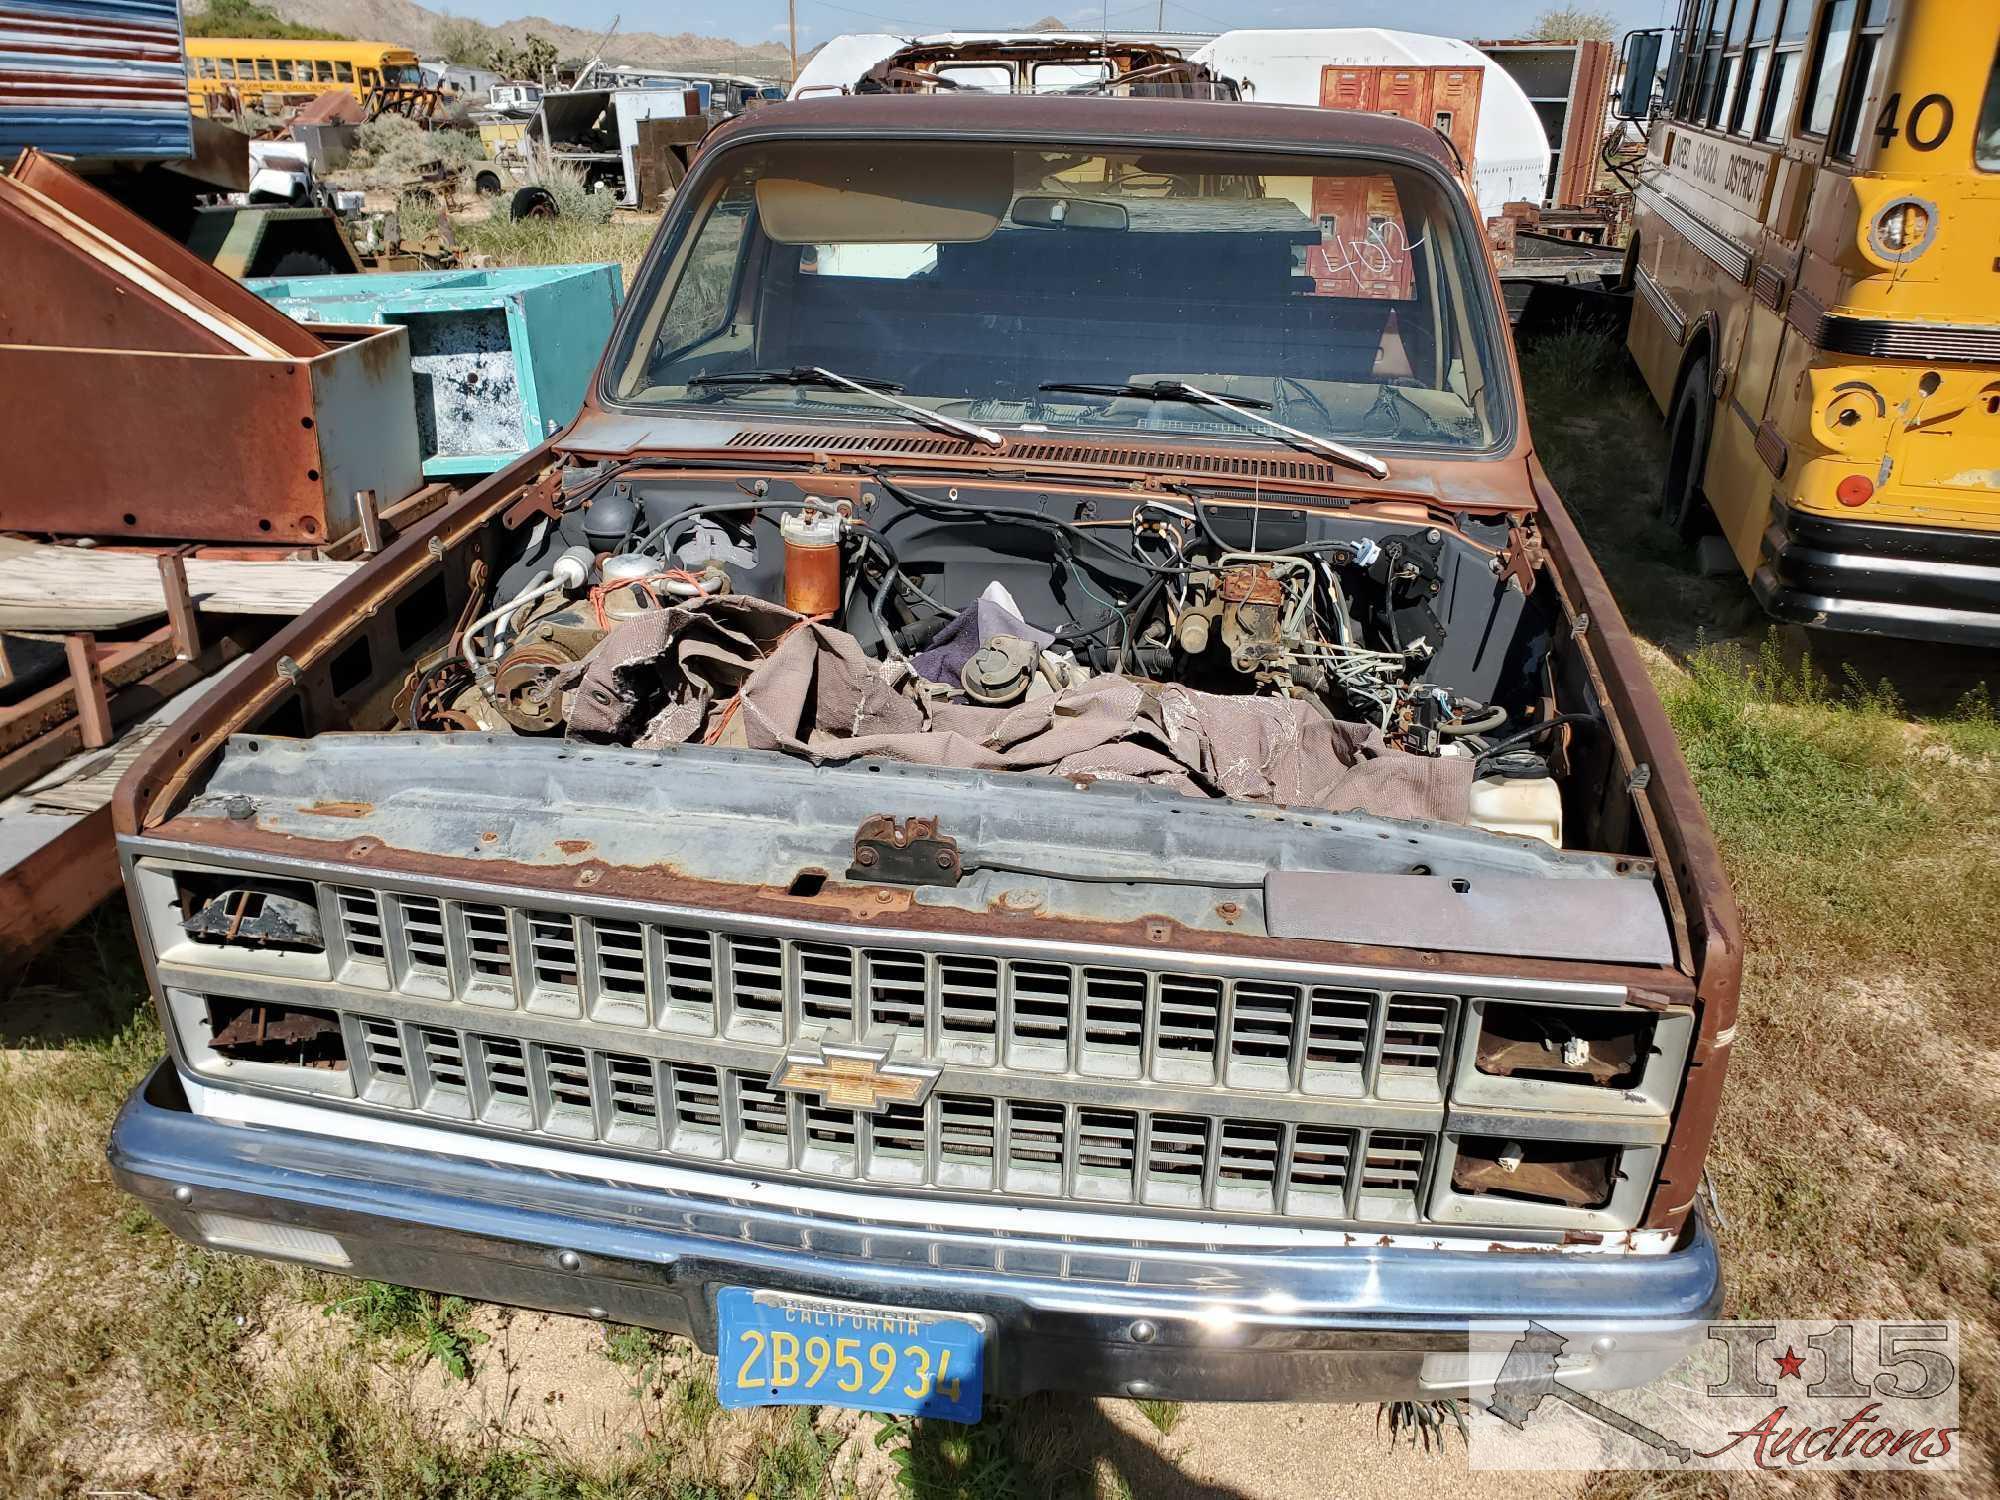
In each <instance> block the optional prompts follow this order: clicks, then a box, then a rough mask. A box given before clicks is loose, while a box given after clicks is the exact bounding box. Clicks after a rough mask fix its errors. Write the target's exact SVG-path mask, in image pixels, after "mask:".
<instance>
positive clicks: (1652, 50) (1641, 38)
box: [1612, 27, 1667, 120]
mask: <svg viewBox="0 0 2000 1500" xmlns="http://www.w3.org/2000/svg"><path fill="white" fill-rule="evenodd" d="M1666 42H1667V34H1666V32H1665V30H1663V29H1662V28H1660V27H1654V28H1652V29H1651V30H1649V31H1628V32H1626V33H1625V58H1624V62H1625V81H1624V83H1622V84H1621V85H1619V89H1618V102H1617V108H1616V109H1614V110H1613V111H1612V113H1614V114H1616V115H1617V116H1618V118H1619V119H1621V120H1646V119H1650V118H1652V114H1653V83H1654V80H1655V79H1656V78H1657V77H1658V76H1659V71H1660V50H1661V49H1662V48H1663V47H1665V46H1666Z"/></svg>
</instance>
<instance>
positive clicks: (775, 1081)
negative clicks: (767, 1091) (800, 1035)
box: [771, 1042, 938, 1115]
mask: <svg viewBox="0 0 2000 1500" xmlns="http://www.w3.org/2000/svg"><path fill="white" fill-rule="evenodd" d="M937 1081H938V1069H936V1068H932V1067H927V1066H925V1065H924V1064H923V1063H905V1062H891V1061H889V1053H888V1050H887V1049H886V1048H875V1047H859V1046H854V1045H852V1044H841V1043H837V1042H823V1043H822V1042H808V1043H806V1044H805V1045H803V1046H800V1047H795V1048H793V1049H792V1050H791V1051H790V1052H787V1053H786V1054H785V1060H784V1061H783V1062H781V1063H779V1064H778V1069H777V1071H776V1072H775V1073H773V1074H772V1075H771V1087H772V1088H774V1089H786V1090H788V1091H790V1092H792V1093H795V1094H817V1095H819V1101H820V1103H822V1104H825V1105H828V1106H830V1107H832V1108H834V1109H858V1110H860V1111H861V1112H862V1113H863V1114H868V1115H875V1114H880V1113H881V1112H882V1111H883V1110H885V1109H887V1108H888V1107H889V1106H890V1105H892V1104H908V1105H911V1106H913V1107H914V1106H921V1105H922V1104H923V1102H924V1100H926V1099H928V1098H929V1097H930V1094H931V1089H932V1087H933V1086H934V1085H935V1084H936V1083H937Z"/></svg>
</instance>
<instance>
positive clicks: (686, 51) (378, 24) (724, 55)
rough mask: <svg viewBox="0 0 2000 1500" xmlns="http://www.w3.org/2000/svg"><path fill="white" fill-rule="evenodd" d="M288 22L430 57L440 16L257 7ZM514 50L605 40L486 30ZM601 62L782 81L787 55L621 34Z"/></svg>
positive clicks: (707, 41)
mask: <svg viewBox="0 0 2000 1500" xmlns="http://www.w3.org/2000/svg"><path fill="white" fill-rule="evenodd" d="M262 3H264V4H265V5H267V6H268V7H269V8H270V9H272V10H274V11H276V12H277V13H278V14H279V15H281V16H283V17H284V18H285V19H286V20H287V21H293V22H296V23H298V24H300V25H303V26H321V27H324V28H326V29H327V30H329V31H338V32H340V33H341V34H342V35H344V36H351V37H357V38H360V39H363V40H366V41H371V42H401V43H403V44H404V45H406V46H409V47H413V48H415V49H416V50H417V51H418V52H420V53H423V54H424V55H426V56H428V55H429V54H430V50H431V37H432V33H433V31H434V29H435V28H436V26H437V23H438V22H439V21H441V20H443V19H444V12H443V11H441V10H431V9H429V8H428V7H426V6H422V5H417V4H415V3H413V0H262ZM187 8H188V9H189V10H191V11H198V10H200V9H201V8H202V6H201V4H200V0H189V3H188V7H187ZM491 29H492V30H493V31H496V32H498V33H499V34H500V35H502V36H504V37H506V38H508V39H509V40H511V41H516V42H518V41H519V40H520V39H521V38H522V37H524V36H526V35H527V34H528V33H529V32H533V33H534V34H535V35H537V36H540V37H545V38H547V40H548V41H549V42H550V43H551V44H552V45H553V46H554V47H555V49H556V51H557V52H558V53H559V54H560V55H561V56H563V57H573V58H584V57H588V56H589V55H590V54H591V53H592V52H593V51H594V50H595V49H596V46H597V42H598V39H599V38H600V37H601V36H602V35H603V32H602V31H601V30H593V29H591V28H589V27H582V26H568V25H565V24H564V23H562V22H560V21H551V20H549V19H548V18H547V17H544V16H523V17H522V18H521V19H519V20H516V21H503V22H501V23H500V24H499V25H497V26H494V27H492V28H491ZM604 51H605V55H606V56H607V57H608V58H610V59H611V60H612V61H614V62H622V63H634V64H637V65H639V66H642V67H656V66H667V65H672V66H675V67H683V68H688V69H690V70H697V69H699V70H704V71H712V72H728V73H755V74H762V75H768V76H770V77H773V78H782V77H783V76H784V74H785V71H786V68H787V66H788V64H789V60H790V54H789V53H788V52H787V51H786V50H785V48H784V47H783V46H781V45H777V44H774V43H771V42H738V41H732V40H730V39H729V38H728V37H719V36H699V35H697V34H696V33H694V32H691V31H683V32H679V33H676V34H675V35H673V36H662V35H660V34H659V33H658V32H652V31H628V30H626V29H625V28H623V27H620V28H619V30H618V33H617V35H615V36H614V37H613V38H612V39H611V41H610V43H609V44H607V45H606V47H605V49H604Z"/></svg>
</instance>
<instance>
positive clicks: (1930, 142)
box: [1875, 92, 1952, 151]
mask: <svg viewBox="0 0 2000 1500" xmlns="http://www.w3.org/2000/svg"><path fill="white" fill-rule="evenodd" d="M1902 107H1903V96H1902V94H1901V93H1900V92H1897V93H1894V94H1891V95H1890V96H1889V97H1888V98H1887V99H1885V100H1884V101H1883V102H1882V117H1881V118H1880V119H1878V120H1877V121H1876V122H1875V139H1876V140H1877V141H1879V142H1881V144H1883V145H1884V146H1886V145H1888V144H1889V142H1891V141H1893V140H1894V139H1895V138H1896V137H1897V136H1898V135H1901V134H1902V133H1903V132H1904V131H1908V132H1909V136H1910V144H1911V145H1912V146H1914V147H1915V148H1916V149H1917V150H1919V151H1935V150H1937V148H1938V147H1940V146H1942V145H1943V144H1944V143H1945V137H1947V136H1949V135H1950V134H1951V123H1952V109H1951V100H1949V99H1947V98H1945V96H1944V95H1943V94H1926V95H1924V97H1923V98H1921V99H1919V100H1918V101H1917V102H1916V103H1915V104H1912V105H1911V106H1910V114H1909V118H1908V119H1906V120H1905V121H1904V122H1903V125H1902V128H1901V129H1900V130H1899V129H1898V128H1897V126H1896V112H1897V111H1898V110H1900V109H1901V108H1902Z"/></svg>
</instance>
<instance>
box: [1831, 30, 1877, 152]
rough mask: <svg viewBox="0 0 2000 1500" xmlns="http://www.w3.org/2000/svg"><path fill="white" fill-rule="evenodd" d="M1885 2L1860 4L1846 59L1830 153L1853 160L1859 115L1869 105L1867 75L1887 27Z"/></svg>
mask: <svg viewBox="0 0 2000 1500" xmlns="http://www.w3.org/2000/svg"><path fill="white" fill-rule="evenodd" d="M1888 12H1889V3H1888V0H1863V4H1862V7H1861V23H1860V27H1859V29H1858V32H1857V34H1856V36H1855V39H1854V55H1853V56H1852V57H1851V58H1849V59H1848V64H1847V86H1846V87H1845V88H1844V89H1842V90H1841V94H1840V116H1839V119H1838V121H1837V123H1836V124H1835V126H1834V133H1833V152H1834V155H1836V156H1842V157H1850V158H1851V157H1852V156H1853V155H1854V150H1855V147H1857V146H1858V145H1860V143H1861V112H1862V109H1863V108H1864V107H1865V106H1866V105H1867V103H1868V82H1869V75H1870V74H1871V73H1873V72H1874V71H1875V59H1876V57H1877V55H1878V54H1879V53H1880V52H1881V50H1882V29H1883V27H1884V26H1885V25H1887V23H1888V18H1889V17H1888Z"/></svg>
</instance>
